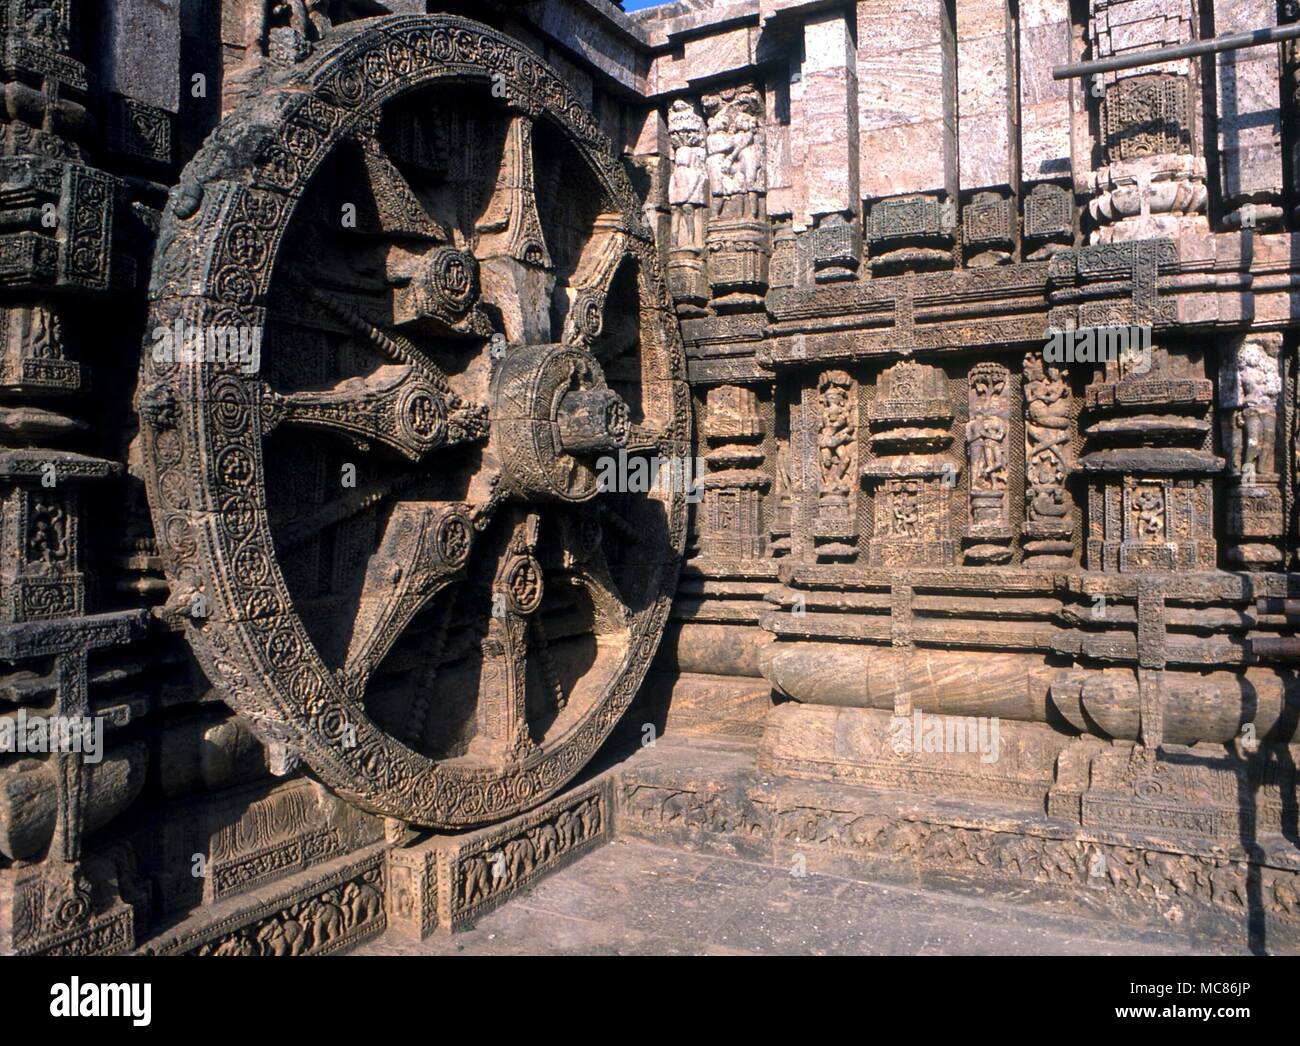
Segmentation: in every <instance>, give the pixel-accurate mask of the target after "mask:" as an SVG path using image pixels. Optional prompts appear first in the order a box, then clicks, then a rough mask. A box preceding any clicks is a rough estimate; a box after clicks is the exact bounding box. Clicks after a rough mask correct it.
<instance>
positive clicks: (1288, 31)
mask: <svg viewBox="0 0 1300 1046" xmlns="http://www.w3.org/2000/svg"><path fill="white" fill-rule="evenodd" d="M1298 36H1300V22H1293V23H1291V24H1290V25H1278V26H1273V27H1271V28H1269V29H1255V30H1253V31H1251V32H1249V33H1230V34H1228V35H1227V36H1216V37H1215V38H1214V39H1213V40H1198V41H1196V42H1195V43H1192V44H1179V45H1178V46H1177V47H1162V48H1159V49H1158V50H1155V51H1139V52H1138V53H1137V54H1128V55H1123V56H1121V57H1117V58H1099V59H1097V60H1096V61H1094V62H1076V63H1075V64H1074V65H1058V66H1056V67H1054V68H1053V69H1052V79H1053V80H1069V79H1070V78H1072V77H1075V76H1089V75H1091V74H1093V73H1111V72H1114V71H1115V70H1116V69H1134V68H1136V67H1137V66H1139V65H1156V64H1157V63H1159V62H1172V61H1174V60H1176V59H1178V58H1194V57H1195V56H1196V55H1198V54H1214V53H1216V52H1218V51H1236V50H1238V49H1240V48H1243V47H1259V46H1260V45H1261V44H1275V43H1278V42H1279V41H1282V40H1294V39H1295V38H1296V37H1298Z"/></svg>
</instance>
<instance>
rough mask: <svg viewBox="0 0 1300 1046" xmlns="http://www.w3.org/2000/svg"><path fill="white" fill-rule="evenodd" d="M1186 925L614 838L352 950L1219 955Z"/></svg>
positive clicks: (420, 952) (416, 952)
mask: <svg viewBox="0 0 1300 1046" xmlns="http://www.w3.org/2000/svg"><path fill="white" fill-rule="evenodd" d="M1221 952H1222V949H1218V948H1209V947H1207V946H1206V945H1204V944H1203V943H1199V942H1196V941H1193V940H1190V939H1189V938H1188V937H1187V936H1186V935H1185V934H1179V933H1176V932H1172V931H1169V932H1164V931H1150V930H1145V931H1139V930H1134V929H1129V928H1124V927H1117V926H1115V925H1114V924H1111V923H1108V922H1103V921H1101V920H1097V919H1088V918H1081V917H1079V916H1076V915H1066V914H1058V913H1054V912H1052V911H1050V910H1045V909H1044V908H1043V907H1042V905H1041V904H1040V905H1037V906H1035V907H1034V908H1032V909H1030V908H1028V907H1017V906H1016V905H1014V904H1010V903H1007V902H1006V901H1004V900H1002V901H993V900H981V899H978V898H970V897H965V896H957V895H954V894H948V893H939V892H935V891H923V890H915V889H907V888H903V887H898V886H884V885H878V884H872V883H863V882H858V881H855V880H850V879H839V878H835V877H831V876H825V875H806V876H804V877H802V878H798V877H795V876H793V875H791V874H789V873H788V872H787V871H786V870H784V869H780V868H773V867H770V866H768V865H762V864H754V863H751V862H748V861H738V860H732V859H728V858H718V857H705V856H699V855H695V854H689V853H685V852H682V851H679V850H666V849H661V848H659V847H655V846H650V845H647V844H644V843H637V842H627V841H622V840H618V841H615V842H612V843H610V844H609V845H607V846H605V847H603V848H601V849H599V850H596V851H594V852H592V853H590V854H588V855H586V856H585V857H583V858H581V859H580V860H578V861H576V862H575V863H574V864H572V865H570V866H569V867H568V868H565V869H562V870H561V871H559V872H557V873H555V874H554V875H551V876H549V877H548V878H546V879H544V880H542V882H540V883H539V884H538V885H537V886H536V887H534V888H533V889H532V890H531V891H530V892H528V893H525V894H522V895H520V896H518V897H515V898H514V899H513V900H511V901H509V902H507V903H506V904H505V905H504V906H503V907H502V908H499V909H497V910H496V911H495V912H492V913H490V914H488V915H487V916H485V917H484V918H483V919H482V920H480V921H479V923H478V925H477V926H475V927H474V929H472V930H469V931H467V932H465V933H459V934H455V935H447V934H445V933H440V934H435V935H434V936H433V937H430V938H429V939H428V940H426V941H423V942H420V943H417V942H414V941H410V940H407V939H405V938H401V937H398V936H396V935H394V934H387V935H385V936H383V937H380V938H378V939H376V940H373V941H370V942H368V943H366V944H363V945H361V946H360V947H358V948H356V949H354V950H353V951H352V953H351V954H354V955H362V954H365V955H391V954H402V955H452V954H468V955H536V954H544V955H566V954H584V955H585V954H599V955H643V954H652V955H692V954H705V955H727V954H733V955H753V954H766V955H773V954H776V955H1175V954H1183V955H1185V954H1189V953H1205V954H1219V953H1221Z"/></svg>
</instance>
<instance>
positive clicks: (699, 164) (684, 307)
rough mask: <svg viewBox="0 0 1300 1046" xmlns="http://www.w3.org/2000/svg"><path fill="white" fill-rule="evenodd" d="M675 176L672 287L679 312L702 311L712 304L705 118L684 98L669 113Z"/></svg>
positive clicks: (670, 258) (671, 193)
mask: <svg viewBox="0 0 1300 1046" xmlns="http://www.w3.org/2000/svg"><path fill="white" fill-rule="evenodd" d="M668 135H669V140H670V142H671V147H672V158H673V173H672V177H671V178H670V179H669V182H668V206H669V208H670V210H671V215H672V241H671V246H670V248H669V251H668V285H669V289H670V290H671V291H672V295H673V300H674V301H676V302H677V305H678V311H679V312H685V313H687V314H690V313H692V312H702V311H703V310H702V308H701V307H702V306H704V305H706V304H707V303H708V300H709V278H708V269H707V266H706V265H705V247H704V241H705V225H706V221H707V218H708V213H709V176H708V169H707V166H706V155H707V154H706V151H705V134H704V118H703V117H702V116H700V114H699V111H698V110H697V109H696V107H695V106H694V105H693V104H692V103H691V102H689V101H687V100H686V99H685V98H679V99H677V101H675V102H673V104H672V107H671V108H670V109H669V110H668Z"/></svg>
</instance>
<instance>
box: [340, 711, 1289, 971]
mask: <svg viewBox="0 0 1300 1046" xmlns="http://www.w3.org/2000/svg"><path fill="white" fill-rule="evenodd" d="M607 788H608V789H609V790H610V792H612V795H613V805H612V812H613V816H612V824H611V825H610V828H611V832H610V834H611V835H612V840H613V841H612V843H611V845H608V846H603V847H601V848H599V849H593V848H592V847H591V846H586V847H583V848H582V852H581V853H575V855H574V860H573V861H571V862H557V863H556V864H555V865H554V866H552V868H539V869H537V871H536V872H535V873H529V874H527V875H525V876H523V877H521V879H520V880H519V881H518V882H511V881H510V874H511V873H509V872H508V871H503V873H502V874H503V876H505V878H504V879H503V880H502V883H501V896H500V898H499V901H497V902H496V903H494V904H492V905H490V906H484V907H483V908H482V909H481V910H480V911H479V912H477V913H470V912H464V913H458V915H457V917H456V918H453V919H451V920H447V919H445V918H444V919H439V920H436V923H437V928H436V929H434V928H433V925H432V924H431V926H430V929H431V930H432V932H431V933H428V934H426V936H425V938H424V939H423V940H421V939H420V938H419V935H417V934H414V933H411V932H407V933H402V932H401V929H400V926H399V925H398V922H399V920H396V919H394V918H392V917H390V920H389V932H388V933H386V934H385V935H384V936H383V937H379V938H375V939H372V940H370V941H369V942H367V943H364V944H361V945H359V946H358V947H357V948H356V949H355V950H357V951H360V952H364V953H368V954H380V953H388V952H396V953H403V954H441V953H449V952H457V951H468V952H482V953H510V952H529V953H532V952H546V953H553V954H559V953H565V952H575V953H583V952H597V953H681V952H684V953H696V952H704V953H715V952H717V953H722V952H730V951H739V952H759V953H772V952H776V953H834V954H838V953H845V954H859V953H860V954H911V953H922V952H932V953H936V954H937V953H956V952H960V953H965V954H1146V953H1149V954H1155V953H1166V952H1168V953H1180V954H1187V953H1192V952H1194V953H1205V954H1222V953H1232V952H1245V951H1251V952H1254V953H1256V954H1263V953H1269V954H1272V953H1294V952H1297V951H1300V925H1298V924H1297V914H1300V913H1296V912H1293V911H1291V910H1288V909H1287V908H1286V904H1287V903H1288V902H1289V899H1290V897H1289V894H1288V893H1287V890H1288V888H1289V887H1288V885H1287V884H1288V883H1289V879H1288V878H1286V876H1287V875H1289V867H1282V866H1287V865H1288V859H1287V857H1286V856H1285V855H1286V853H1287V851H1288V849H1289V850H1290V852H1291V854H1292V855H1294V852H1295V848H1294V847H1293V846H1291V847H1288V842H1289V841H1288V840H1286V839H1282V838H1278V839H1275V840H1274V839H1261V840H1260V841H1259V844H1258V851H1257V853H1255V855H1254V856H1255V857H1256V862H1255V863H1251V862H1247V861H1245V860H1243V859H1242V858H1243V857H1244V854H1238V853H1236V852H1235V851H1234V849H1233V847H1231V846H1225V845H1224V844H1223V843H1222V842H1221V841H1220V842H1213V841H1211V840H1208V839H1205V840H1200V841H1199V842H1198V841H1197V840H1195V839H1194V838H1190V837H1189V838H1179V839H1176V840H1175V839H1171V838H1170V837H1169V836H1167V835H1166V836H1162V837H1160V838H1156V837H1154V836H1149V835H1141V834H1138V833H1132V832H1130V833H1121V832H1116V831H1113V830H1100V829H1090V828H1081V827H1080V826H1079V825H1078V824H1077V823H1074V824H1072V823H1071V822H1069V821H1068V820H1066V819H1063V818H1060V817H1055V816H1048V815H1047V814H1033V813H1027V812H1026V810H1025V809H1024V808H1023V807H1022V806H1019V805H1018V806H1016V807H1014V808H1013V807H1011V806H1009V805H1007V804H1006V803H1004V802H999V801H997V800H986V799H974V798H962V799H952V798H933V797H924V796H919V795H917V794H914V793H909V792H903V791H897V790H889V789H879V788H875V789H873V788H864V787H861V786H860V785H856V784H846V783H843V782H838V781H835V782H828V781H810V780H797V779H793V778H790V777H787V776H783V775H773V774H766V773H763V772H762V771H760V770H759V769H758V753H757V749H756V748H755V746H754V745H752V744H747V743H743V742H732V741H725V740H719V739H715V738H700V737H681V736H674V737H669V738H662V739H660V740H659V741H658V742H657V743H656V744H654V745H652V746H647V747H644V748H641V749H639V750H637V751H635V752H634V753H632V754H630V755H628V756H627V757H626V758H623V759H621V760H615V761H613V762H612V765H607V766H606V767H605V768H604V769H603V770H600V771H599V772H597V773H596V774H595V775H594V777H593V778H592V779H590V780H589V781H588V782H587V783H586V784H583V785H581V786H578V787H577V788H575V789H574V790H573V794H572V796H571V797H570V796H569V795H567V794H566V795H562V796H560V797H558V798H557V799H556V800H554V801H553V805H554V806H555V808H556V809H557V810H558V809H562V808H565V807H567V806H569V805H572V803H573V802H581V801H582V797H583V796H588V795H591V794H599V795H601V796H604V795H606V794H609V793H607V792H606V789H607ZM534 819H536V815H534ZM601 827H602V829H603V828H604V827H605V826H604V823H603V822H602V825H601ZM534 830H535V829H533V828H529V827H528V826H524V831H525V832H527V831H534ZM488 831H495V832H497V833H498V834H500V833H501V832H503V831H504V832H506V834H510V830H509V829H508V828H507V827H506V826H498V828H497V829H491V830H488ZM478 834H479V833H469V834H468V836H467V837H465V838H466V840H470V839H472V837H475V836H477V835H478ZM515 834H518V833H515ZM605 837H606V836H605V835H604V833H603V832H602V837H601V839H600V840H599V841H604V839H605ZM502 838H504V836H502ZM421 845H422V846H423V847H424V848H426V849H427V848H432V849H433V850H436V851H438V852H439V853H441V852H443V851H444V850H446V848H447V847H448V846H451V845H453V844H451V843H449V842H447V841H440V842H437V843H425V844H421ZM455 845H456V846H457V847H459V849H460V850H461V851H462V852H470V851H473V852H477V851H478V850H485V852H486V850H490V849H491V845H495V843H493V844H487V843H485V844H484V846H480V845H479V843H478V842H477V841H466V842H460V843H456V844H455ZM595 845H598V842H597V843H596V844H595ZM418 849H419V847H416V848H414V849H410V850H406V851H403V850H400V849H399V850H394V851H391V852H390V854H389V867H390V869H391V868H393V867H395V866H397V865H398V864H400V863H402V862H403V861H404V860H409V859H408V858H404V857H403V856H402V854H403V853H407V854H410V853H414V852H417V851H418ZM587 851H591V852H587ZM1278 854H1281V855H1283V856H1282V857H1281V858H1280V859H1279V858H1278V857H1277V855H1278ZM1261 855H1263V856H1264V858H1265V859H1264V862H1263V867H1261V866H1260V864H1259V861H1258V859H1259V857H1260V856H1261ZM553 869H554V870H553ZM1279 872H1281V877H1280V876H1279ZM493 882H495V880H493ZM390 888H391V884H390ZM494 889H495V887H494ZM453 896H454V891H453ZM395 903H397V901H396V898H395V897H394V896H393V895H390V897H389V910H390V912H391V911H392V910H393V906H394V904H395ZM491 909H495V910H491ZM449 925H450V927H451V928H452V929H454V930H458V931H464V932H458V933H451V934H449V933H447V932H446V929H447V927H448V926H449Z"/></svg>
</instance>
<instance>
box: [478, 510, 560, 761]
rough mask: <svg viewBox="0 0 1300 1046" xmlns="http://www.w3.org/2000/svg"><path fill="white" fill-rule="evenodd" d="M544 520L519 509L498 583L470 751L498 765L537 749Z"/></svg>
mask: <svg viewBox="0 0 1300 1046" xmlns="http://www.w3.org/2000/svg"><path fill="white" fill-rule="evenodd" d="M539 524H540V517H539V516H538V514H537V513H536V512H534V511H522V510H516V514H515V521H514V525H513V526H512V528H511V533H510V538H509V541H508V542H507V545H506V552H505V555H504V556H503V557H502V559H501V563H500V564H499V566H498V568H497V572H496V576H495V578H494V579H493V581H492V612H491V617H490V618H489V620H488V631H487V636H486V637H485V638H484V640H483V662H484V663H483V679H482V683H481V685H480V687H479V698H478V734H477V736H476V737H475V738H474V743H473V744H472V745H471V749H470V750H471V753H474V754H477V755H478V757H479V758H482V759H486V760H487V761H489V762H492V763H494V764H496V765H507V764H512V763H518V762H521V761H523V760H524V759H526V758H527V757H528V756H529V755H531V754H532V753H533V752H534V751H535V750H536V745H535V744H534V743H533V740H532V738H531V737H530V736H529V731H528V646H529V644H528V637H529V632H530V631H531V629H530V626H529V618H530V617H531V616H532V615H533V614H534V613H536V611H537V609H538V608H539V607H540V606H541V602H542V570H541V567H540V565H539V564H538V563H537V560H536V559H535V558H534V557H533V550H534V549H535V548H536V545H537V531H538V526H539Z"/></svg>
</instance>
